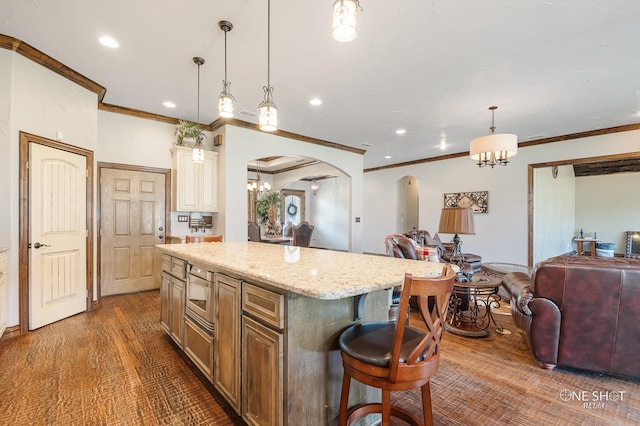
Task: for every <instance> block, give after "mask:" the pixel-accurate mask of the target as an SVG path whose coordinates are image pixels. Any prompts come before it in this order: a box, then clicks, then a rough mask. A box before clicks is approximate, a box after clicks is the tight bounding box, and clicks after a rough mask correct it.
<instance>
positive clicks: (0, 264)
mask: <svg viewBox="0 0 640 426" xmlns="http://www.w3.org/2000/svg"><path fill="white" fill-rule="evenodd" d="M6 329H7V252H6V251H4V250H3V249H2V247H0V337H2V335H3V334H4V331H5V330H6Z"/></svg>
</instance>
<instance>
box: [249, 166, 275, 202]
mask: <svg viewBox="0 0 640 426" xmlns="http://www.w3.org/2000/svg"><path fill="white" fill-rule="evenodd" d="M247 191H250V192H254V193H256V194H257V195H258V198H260V197H262V196H263V195H264V194H266V193H267V192H270V191H271V184H270V183H269V182H262V177H261V176H260V160H257V167H256V178H255V179H249V180H248V181H247Z"/></svg>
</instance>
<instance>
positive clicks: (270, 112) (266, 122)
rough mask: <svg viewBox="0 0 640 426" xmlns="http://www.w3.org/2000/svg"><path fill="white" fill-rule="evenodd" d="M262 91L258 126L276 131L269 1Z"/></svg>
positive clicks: (276, 116)
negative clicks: (265, 81)
mask: <svg viewBox="0 0 640 426" xmlns="http://www.w3.org/2000/svg"><path fill="white" fill-rule="evenodd" d="M262 89H263V90H264V100H263V101H262V102H260V105H258V126H259V127H260V130H262V131H265V132H273V131H275V130H278V109H277V107H276V104H275V103H274V102H273V87H271V0H267V85H266V86H264V87H263V88H262Z"/></svg>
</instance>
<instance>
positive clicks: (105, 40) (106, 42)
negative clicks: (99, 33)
mask: <svg viewBox="0 0 640 426" xmlns="http://www.w3.org/2000/svg"><path fill="white" fill-rule="evenodd" d="M98 40H99V41H100V43H102V45H103V46H107V47H110V48H112V49H116V48H118V47H120V43H118V42H117V41H116V39H114V38H111V37H107V36H104V37H100V38H99V39H98Z"/></svg>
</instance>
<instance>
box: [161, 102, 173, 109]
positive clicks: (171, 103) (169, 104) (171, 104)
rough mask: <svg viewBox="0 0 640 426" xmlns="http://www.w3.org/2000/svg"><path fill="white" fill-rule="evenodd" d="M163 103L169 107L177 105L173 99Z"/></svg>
mask: <svg viewBox="0 0 640 426" xmlns="http://www.w3.org/2000/svg"><path fill="white" fill-rule="evenodd" d="M162 105H164V106H166V107H167V108H175V107H176V104H174V103H173V102H171V101H166V102H163V103H162Z"/></svg>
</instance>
